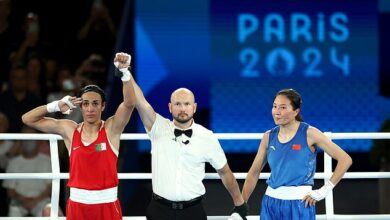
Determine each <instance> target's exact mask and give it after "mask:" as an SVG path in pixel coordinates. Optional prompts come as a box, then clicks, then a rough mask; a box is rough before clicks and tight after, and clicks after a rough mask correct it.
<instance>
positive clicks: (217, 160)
mask: <svg viewBox="0 0 390 220" xmlns="http://www.w3.org/2000/svg"><path fill="white" fill-rule="evenodd" d="M209 139H210V154H208V162H209V163H210V164H211V166H213V167H214V169H216V170H220V169H222V168H223V167H224V166H225V164H226V163H227V159H226V156H225V152H224V151H223V149H222V147H221V144H220V143H219V141H218V139H217V138H216V137H215V136H214V134H213V133H210V135H209Z"/></svg>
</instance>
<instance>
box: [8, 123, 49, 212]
mask: <svg viewBox="0 0 390 220" xmlns="http://www.w3.org/2000/svg"><path fill="white" fill-rule="evenodd" d="M22 132H23V133H36V132H37V131H36V130H34V129H32V128H29V127H24V128H23V129H22ZM21 147H22V155H20V156H18V157H16V158H14V159H12V160H11V161H10V163H9V165H8V167H7V173H37V172H51V164H50V158H49V157H48V156H46V155H43V154H40V153H39V152H38V143H37V141H35V140H25V141H22V142H21ZM3 186H4V187H5V188H7V192H8V196H9V197H10V199H11V202H10V205H9V211H8V216H10V217H23V216H29V215H32V216H42V210H43V208H44V206H45V205H46V204H47V203H48V202H49V201H50V193H51V181H50V180H39V179H32V180H17V179H9V180H4V182H3Z"/></svg>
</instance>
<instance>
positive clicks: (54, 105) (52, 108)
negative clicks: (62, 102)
mask: <svg viewBox="0 0 390 220" xmlns="http://www.w3.org/2000/svg"><path fill="white" fill-rule="evenodd" d="M46 109H47V112H48V113H53V112H59V111H60V106H58V101H53V102H50V103H48V104H47V105H46Z"/></svg>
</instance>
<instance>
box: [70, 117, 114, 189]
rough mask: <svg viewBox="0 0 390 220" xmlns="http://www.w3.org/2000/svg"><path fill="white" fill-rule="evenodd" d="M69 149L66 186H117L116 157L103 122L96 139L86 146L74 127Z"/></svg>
mask: <svg viewBox="0 0 390 220" xmlns="http://www.w3.org/2000/svg"><path fill="white" fill-rule="evenodd" d="M81 126H83V125H81ZM80 131H81V132H82V128H81V129H80ZM70 151H71V153H70V159H69V160H70V164H69V182H68V187H74V188H79V189H86V190H102V189H108V188H112V187H116V186H118V174H117V161H118V157H117V155H116V154H115V153H114V151H113V150H112V146H111V145H110V142H109V141H108V137H107V134H106V129H105V128H104V122H102V126H101V128H100V130H99V134H98V137H97V139H96V140H95V141H94V142H92V143H91V144H90V145H87V146H85V145H84V144H83V142H82V141H81V133H80V132H79V131H78V130H77V128H76V129H75V131H74V132H73V138H72V145H71V149H70Z"/></svg>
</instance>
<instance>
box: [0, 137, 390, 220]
mask: <svg viewBox="0 0 390 220" xmlns="http://www.w3.org/2000/svg"><path fill="white" fill-rule="evenodd" d="M325 134H326V135H327V136H328V137H329V138H331V139H333V140H342V139H390V133H331V132H325ZM216 136H217V138H218V139H220V140H259V139H261V138H262V137H263V133H239V134H238V133H219V134H216ZM121 139H122V140H148V139H149V137H148V136H147V135H146V134H123V135H122V136H121ZM0 140H48V141H49V143H50V155H51V157H50V158H51V166H52V172H51V173H0V179H51V180H52V191H51V192H52V193H51V206H52V209H51V217H0V220H17V219H18V220H21V219H23V220H28V219H50V220H54V219H66V218H65V217H57V216H58V214H57V213H58V204H59V195H60V180H61V179H68V178H69V174H68V173H60V165H59V156H58V143H57V141H58V140H62V137H61V136H59V135H53V134H4V133H3V134H0ZM389 147H390V146H389ZM331 174H332V158H331V157H330V156H329V155H327V154H325V155H324V172H317V173H316V174H315V176H314V178H315V179H322V180H324V181H325V180H327V179H329V178H330V176H331ZM234 175H235V177H236V178H237V179H245V177H246V173H234ZM269 176H270V173H261V174H260V179H267V178H268V177H269ZM151 177H152V175H151V174H150V173H131V174H130V173H119V174H118V178H119V179H135V180H145V179H151ZM382 178H390V172H347V173H346V174H345V176H344V177H343V179H382ZM206 179H219V176H218V174H217V173H207V174H206ZM1 208H4V207H1ZM7 208H8V207H7ZM123 219H124V220H146V218H145V217H143V216H124V217H123ZM208 219H209V220H222V219H224V220H226V219H227V216H208ZM255 219H257V220H258V219H259V216H249V217H248V220H255ZM317 219H329V220H333V219H334V220H337V219H354V220H357V219H359V220H382V219H383V220H384V219H387V220H389V219H390V213H389V214H373V215H359V214H354V215H341V214H337V213H335V212H334V203H333V192H332V193H330V194H329V195H328V196H327V197H326V198H325V214H319V215H317Z"/></svg>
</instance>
